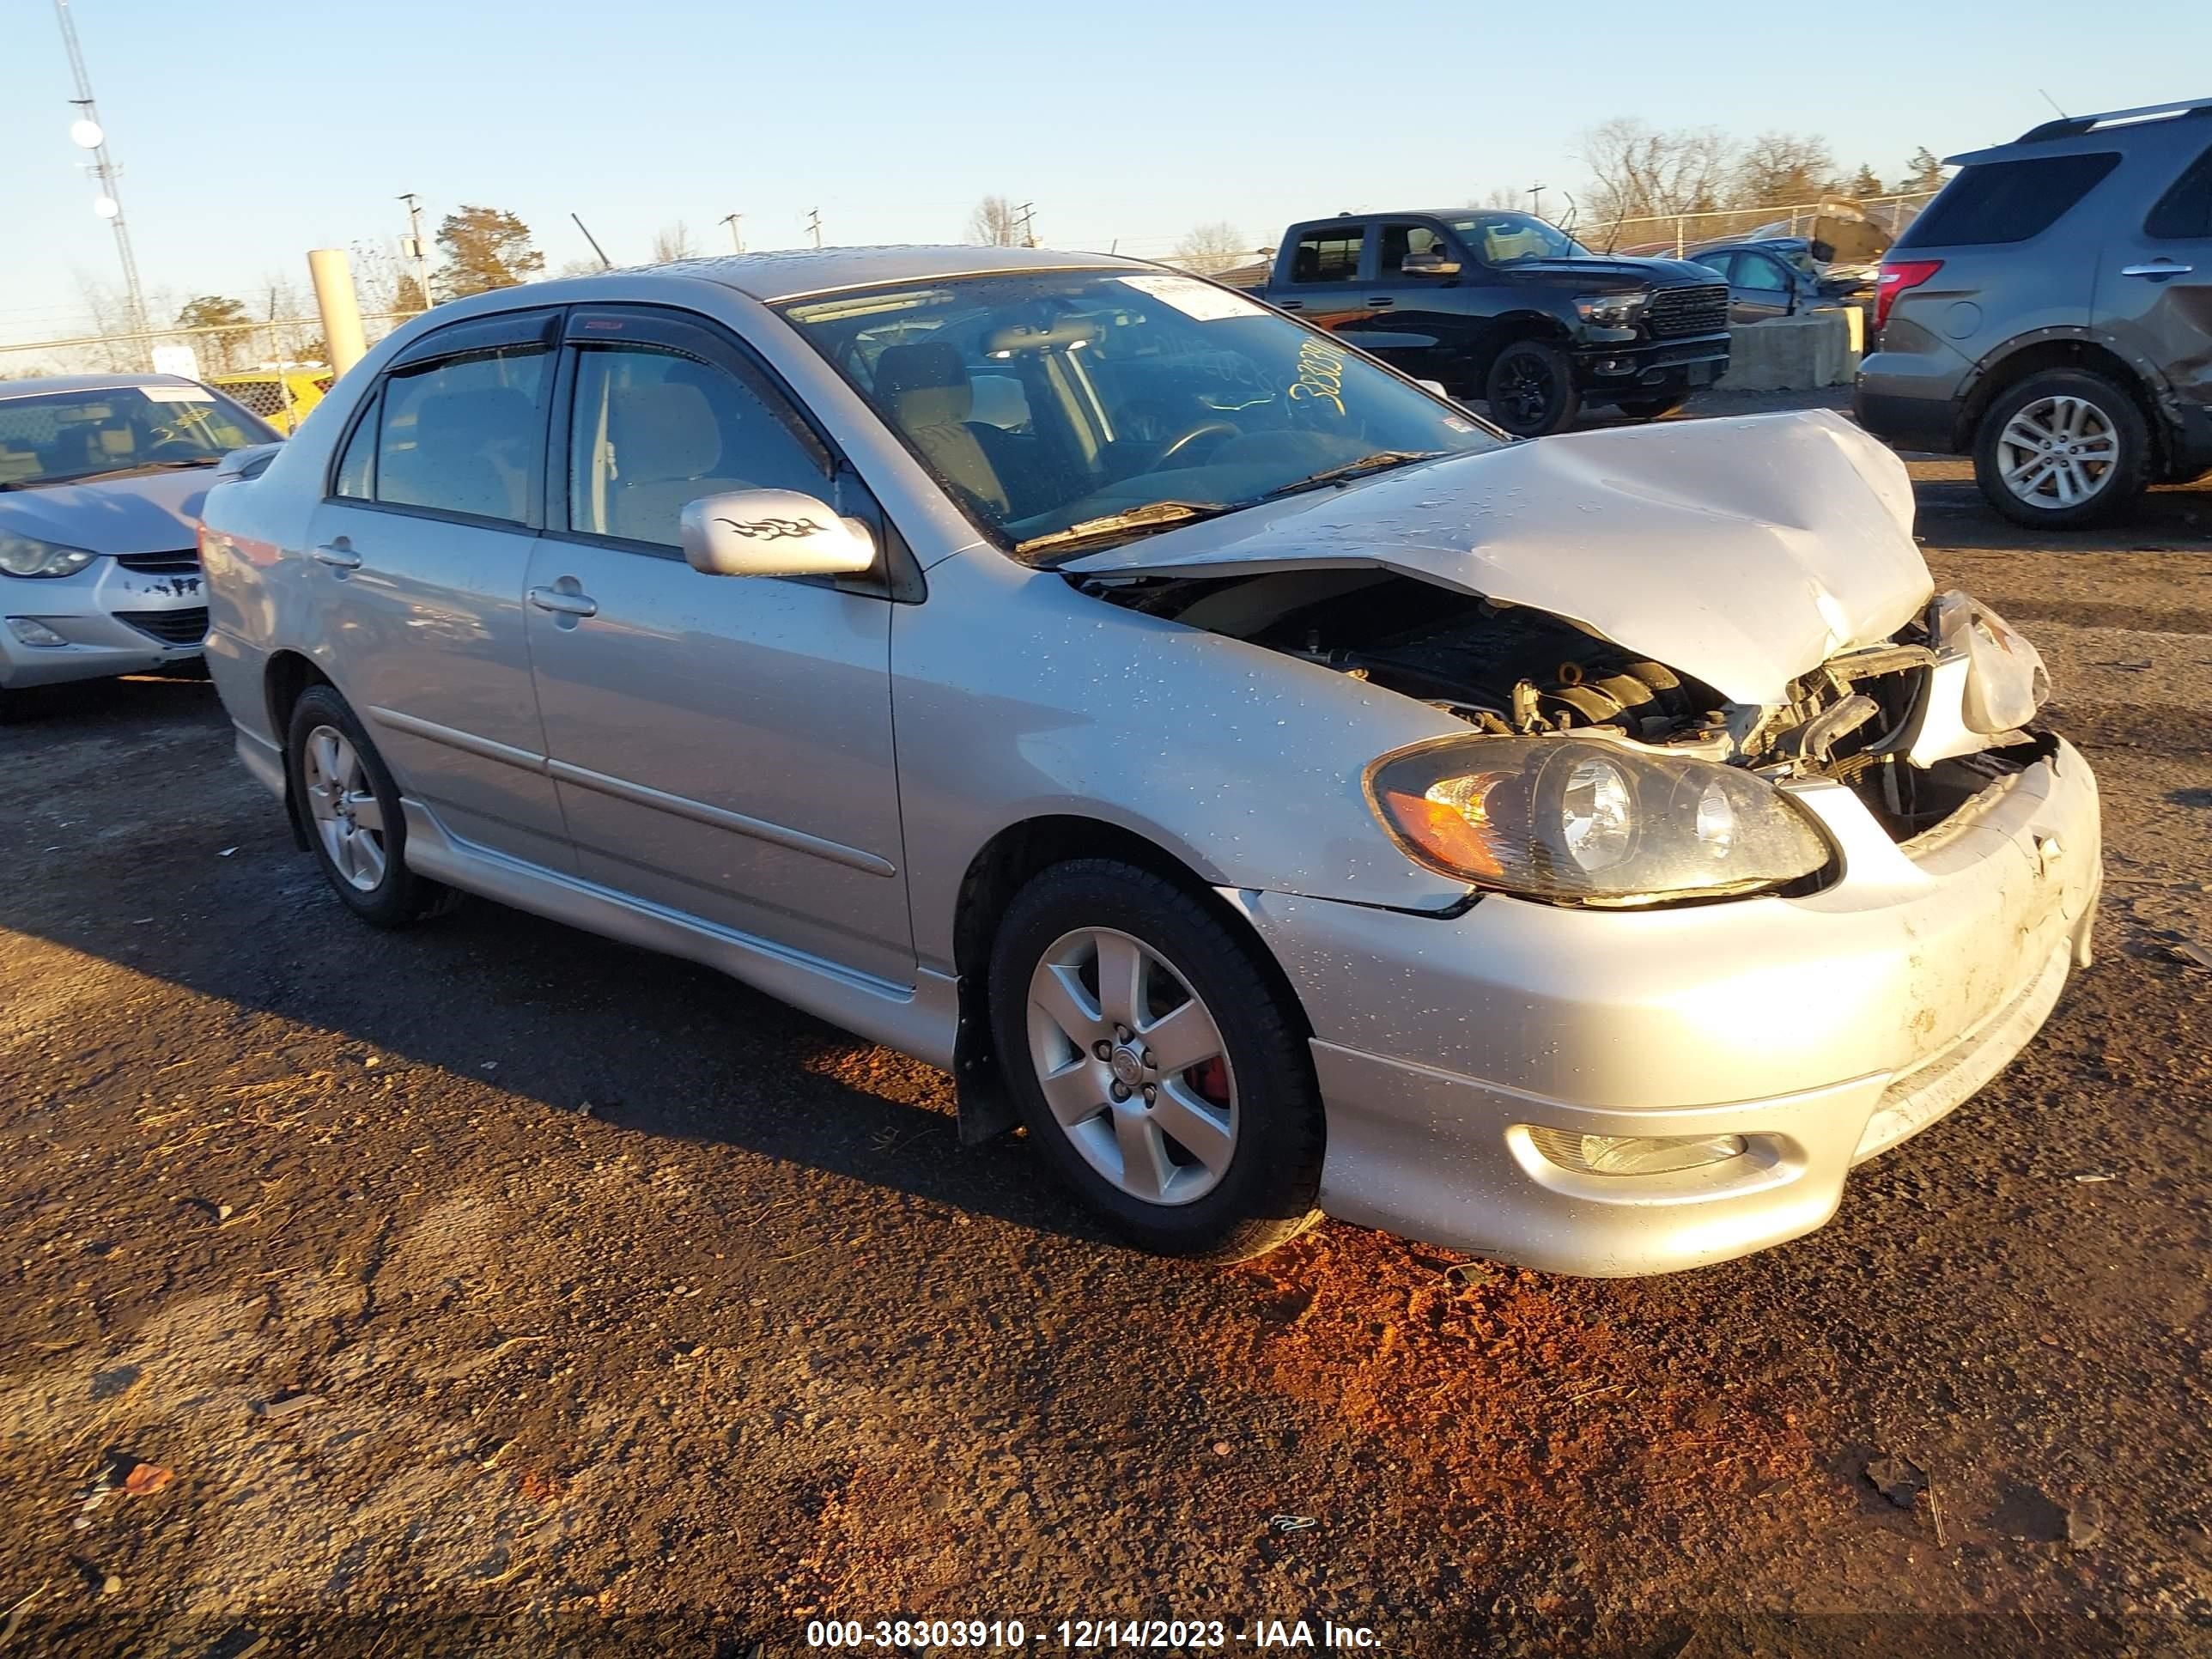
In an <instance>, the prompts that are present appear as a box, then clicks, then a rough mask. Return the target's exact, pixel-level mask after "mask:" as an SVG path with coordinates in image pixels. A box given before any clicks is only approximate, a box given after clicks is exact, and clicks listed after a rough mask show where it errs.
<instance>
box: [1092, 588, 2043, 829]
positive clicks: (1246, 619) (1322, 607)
mask: <svg viewBox="0 0 2212 1659" xmlns="http://www.w3.org/2000/svg"><path fill="white" fill-rule="evenodd" d="M1082 586H1083V588H1084V591H1085V592H1089V593H1091V594H1093V595H1094V596H1096V597H1097V598H1100V599H1106V600H1108V601H1109V602H1110V603H1113V604H1115V605H1124V606H1127V608H1129V609H1132V610H1135V611H1142V612H1144V613H1145V614H1146V615H1150V616H1156V617H1168V618H1172V619H1174V620H1176V621H1179V622H1182V623H1185V624H1187V625H1188V626H1192V627H1196V628H1203V629H1206V630H1207V631H1209V632H1212V633H1217V634H1222V635H1228V636H1231V637H1232V638H1237V639H1241V640H1244V641H1249V642H1250V643H1253V644H1255V645H1261V646H1265V647H1268V648H1269V649H1271V650H1276V651H1280V652H1282V653H1285V654H1287V655H1291V656H1295V657H1300V658H1303V659H1306V660H1308V661H1310V662H1314V663H1317V664H1320V665H1322V666H1325V667H1328V668H1331V669H1334V670H1335V671H1339V672H1340V673H1344V674H1347V675H1350V676H1352V677H1353V678H1358V679H1361V680H1364V681H1367V682H1369V683H1370V684H1375V685H1377V686H1381V687H1383V688H1384V689H1386V690H1391V691H1395V692H1397V693H1400V694H1401V695H1402V696H1408V697H1413V698H1416V699H1418V700H1419V701H1421V702H1426V703H1429V704H1431V706H1433V707H1435V708H1440V709H1442V710H1443V711H1445V712H1446V713H1449V714H1452V715H1454V716H1455V717H1457V718H1459V719H1461V720H1466V721H1467V722H1468V724H1470V725H1471V726H1475V727H1477V728H1479V729H1480V730H1481V731H1483V732H1489V733H1493V734H1496V735H1500V736H1541V735H1544V734H1547V733H1565V732H1577V733H1580V734H1582V735H1583V736H1585V737H1598V738H1626V739H1627V740H1630V741H1632V742H1633V743H1635V744H1640V745H1647V746H1649V747H1650V748H1651V749H1653V750H1657V751H1659V752H1661V753H1662V754H1678V755H1683V756H1687V757H1695V758H1697V759H1699V760H1705V761H1709V762H1717V763H1728V764H1735V765H1741V766H1744V767H1747V768H1749V769H1752V770H1753V771H1756V772H1758V773H1759V774H1760V775H1763V776H1766V777H1769V778H1771V779H1776V780H1780V779H1784V778H1793V777H1825V778H1830V779H1832V780H1834V781H1838V782H1839V783H1842V784H1844V785H1845V786H1847V787H1850V789H1851V790H1852V791H1853V792H1854V793H1856V794H1857V795H1858V797H1859V798H1860V799H1861V800H1863V802H1864V803H1865V805H1867V806H1868V808H1869V810H1870V811H1872V812H1873V814H1874V816H1875V817H1876V818H1877V819H1878V820H1879V821H1880V822H1881V824H1882V825H1883V827H1884V828H1885V829H1887V831H1888V832H1889V833H1890V835H1891V836H1893V837H1894V838H1895V839H1897V840H1898V841H1899V842H1905V841H1909V840H1911V838H1912V837H1913V836H1917V835H1919V834H1921V833H1923V832H1924V831H1926V830H1928V829H1932V828H1934V827H1935V826H1936V825H1937V824H1940V823H1942V822H1943V821H1944V820H1945V819H1946V818H1948V817H1950V816H1951V815H1952V814H1953V813H1954V812H1955V811H1958V809H1959V808H1960V806H1962V805H1965V804H1966V802H1967V801H1969V800H1971V799H1973V798H1974V797H1975V796H1977V795H1978V794H1980V793H1982V792H1983V791H1984V790H1985V789H1987V788H1988V787H1990V785H1991V784H1992V783H1993V782H1996V781H1998V780H2000V779H2002V778H2003V777H2005V776H2008V775H2011V774H2013V773H2015V772H2018V771H2020V770H2021V769H2024V768H2025V767H2027V766H2029V765H2033V763H2035V762H2037V761H2038V760H2040V759H2042V758H2043V757H2045V756H2046V755H2048V754H2050V753H2051V751H2052V749H2053V746H2054V740H2053V739H2052V738H2051V737H2050V736H2049V735H2048V734H2047V733H2045V732H2040V731H2039V730H2038V729H2036V728H2034V726H2033V715H2034V714H2035V711H2036V708H2038V707H2039V705H2040V704H2041V702H2043V701H2044V699H2045V697H2046V696H2048V693H2049V685H2048V680H2047V678H2046V677H2045V674H2044V671H2043V666H2042V663H2041V660H2040V659H2039V657H2037V656H2036V654H2035V652H2034V647H2033V646H2031V645H2029V644H2028V643H2027V641H2025V640H2023V639H2021V637H2020V636H2019V635H2016V634H2014V633H2013V632H2012V631H2011V630H2010V629H2008V628H2007V627H2006V626H2005V624H2004V623H2002V621H2001V620H1999V619H1998V618H1996V617H1995V616H1994V615H1993V614H1992V613H1990V612H1989V611H1986V609H1985V608H1984V607H1982V606H1980V605H1978V603H1977V602H1976V601H1974V600H1972V599H1970V598H1969V597H1968V596H1966V595H1965V594H1963V593H1946V594H1942V595H1940V596H1938V597H1937V598H1936V599H1934V600H1933V601H1931V602H1930V604H1929V605H1928V607H1927V609H1926V611H1924V613H1923V616H1922V617H1920V618H1919V619H1918V620H1917V621H1915V622H1913V623H1908V624H1907V625H1906V626H1905V627H1904V628H1903V629H1899V631H1898V632H1897V633H1896V635H1893V637H1892V638H1891V639H1890V640H1888V641H1884V642H1882V643H1880V644H1877V645H1874V646H1870V647H1864V648H1861V649H1857V650H1852V651H1848V652H1845V653H1841V654H1839V655H1838V656H1835V657H1832V658H1831V659H1829V660H1827V661H1826V662H1825V663H1823V664H1821V665H1820V666H1819V667H1818V668H1816V669H1814V670H1813V671H1810V672H1808V673H1805V674H1802V675H1800V676H1799V677H1798V678H1796V679H1794V680H1792V681H1791V682H1790V684H1789V686H1788V687H1787V692H1786V697H1785V700H1784V701H1783V702H1777V703H1768V704H1746V703H1736V702H1729V701H1728V700H1727V699H1726V698H1725V697H1723V696H1721V695H1720V694H1719V693H1718V692H1717V691H1715V690H1712V689H1711V687H1710V686H1707V685H1705V684H1702V683H1700V682H1699V681H1698V680H1696V679H1694V678H1690V677H1689V676H1687V675H1685V674H1681V673H1679V672H1677V671H1675V670H1674V669H1672V668H1669V667H1668V666H1667V665H1664V664H1662V663H1658V662H1654V661H1651V660H1649V659H1646V658H1644V657H1643V656H1641V655H1639V654H1638V653H1634V652H1632V651H1629V650H1626V649H1624V648H1623V647H1620V646H1618V645H1616V644H1614V643H1613V642H1612V641H1609V640H1607V639H1604V638H1602V637H1601V636H1599V635H1595V634H1594V633H1592V632H1590V631H1589V630H1587V629H1583V628H1582V627H1579V626H1577V624H1575V623H1571V622H1568V621H1565V620H1563V619H1562V618H1560V617H1555V616H1553V615H1550V614H1549V613H1547V612H1545V611H1539V610H1535V609H1533V608H1530V607H1527V606H1521V605H1504V604H1499V603H1497V602H1494V601H1492V600H1490V599H1484V598H1481V597H1479V596H1477V595H1474V594H1470V593H1467V592H1461V591H1457V590H1455V589H1450V588H1444V587H1440V586H1436V585H1434V584H1432V583H1429V582H1425V581H1421V580H1417V579H1414V578H1411V577H1407V576H1403V575H1399V574H1392V573H1389V572H1385V571H1380V570H1376V569H1373V568H1365V569H1362V568H1313V569H1309V570H1292V571H1285V570H1275V571H1270V572H1266V573H1262V574H1252V575H1224V576H1218V577H1215V576H1209V577H1190V578H1185V577H1176V576H1093V577H1091V578H1088V579H1085V580H1084V581H1083V582H1082ZM1985 664H1986V666H1985Z"/></svg>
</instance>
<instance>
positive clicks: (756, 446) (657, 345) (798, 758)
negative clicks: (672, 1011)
mask: <svg viewBox="0 0 2212 1659" xmlns="http://www.w3.org/2000/svg"><path fill="white" fill-rule="evenodd" d="M556 409H557V410H558V411H559V412H558V414H557V415H556V441H555V442H554V444H553V446H552V448H553V464H552V467H551V471H552V473H553V476H554V477H555V479H556V484H555V486H554V488H553V489H552V490H551V492H550V493H551V495H552V497H553V499H552V501H551V503H550V511H549V513H548V525H547V534H546V537H545V538H544V540H543V541H542V542H540V543H539V544H538V550H537V551H536V553H535V554H534V556H532V560H531V565H530V572H529V578H528V582H527V585H526V586H527V594H528V597H527V601H526V605H527V610H528V615H529V628H530V643H531V658H532V664H533V666H534V670H535V674H536V679H537V685H538V707H539V708H540V710H541V711H542V713H543V715H544V721H545V735H546V744H547V747H548V750H549V752H550V756H551V770H552V774H553V778H554V782H555V787H556V788H557V789H558V791H559V793H560V797H561V801H562V807H563V809H564V811H565V812H566V815H567V819H568V829H569V833H570V835H571V836H573V837H574V842H575V846H576V854H577V860H578V867H579V870H580V873H581V874H582V875H583V876H584V877H585V878H586V879H587V880H591V881H596V882H599V883H601V884H605V885H606V886H608V887H611V888H614V889H617V890H620V891H622V892H624V893H628V894H630V895H633V896H637V897H641V898H644V899H647V900H648V901H651V902H654V903H658V904H661V905H664V906H666V907H668V908H671V909H673V910H677V911H679V912H682V913H684V914H685V915H691V916H696V917H698V918H701V919H702V920H704V921H709V922H713V923H715V924H717V925H720V926H721V927H728V928H732V929H735V930H737V931H738V932H740V933H745V934H748V935H750V936H752V937H753V938H755V939H765V940H769V941H771V942H773V943H775V944H778V945H783V946H786V947H787V948H790V949H793V950H796V951H803V952H805V954H807V955H809V956H811V957H817V958H821V959H823V960H825V961H828V962H831V963H837V964H840V965H842V966H844V967H846V968H848V969H855V970H857V971H859V972H861V973H864V974H867V975H872V976H873V977H875V978H878V979H881V980H885V981H891V982H893V983H896V984H909V985H910V984H912V983H913V981H914V937H913V929H912V927H911V925H910V923H909V921H908V914H907V903H906V879H905V873H904V869H903V864H904V850H903V848H902V843H901V841H900V836H899V817H898V790H897V781H896V774H895V771H894V768H893V764H892V753H891V702H890V615H891V603H892V602H891V601H890V599H888V598H887V597H884V596H883V595H881V594H878V593H877V592H862V591H857V590H856V589H855V588H854V587H853V586H849V585H848V586H838V585H836V584H834V583H832V582H830V581H829V580H818V579H805V578H769V577H737V576H709V575H703V574H701V573H700V572H698V571H696V570H694V569H693V568H691V567H690V565H689V564H687V563H685V562H684V556H683V553H682V551H681V548H680V541H679V535H678V516H679V514H680V513H682V511H683V508H684V503H685V502H687V501H692V500H695V499H696V498H698V497H700V496H703V495H715V494H719V493H721V492H724V491H728V490H734V489H755V488H759V489H796V490H801V491H804V492H805V493H806V494H808V495H814V496H817V497H819V498H823V499H825V500H832V501H834V504H835V505H836V506H837V507H838V508H839V509H840V510H841V511H844V512H847V513H853V512H854V511H856V510H858V504H857V503H856V502H854V501H852V500H850V499H849V498H848V499H838V496H839V492H840V490H841V489H842V490H848V491H849V490H854V489H858V488H859V486H858V484H857V482H856V481H854V480H853V479H852V478H851V477H850V474H849V473H848V472H847V471H844V470H843V469H842V468H841V467H839V466H838V465H837V463H836V460H835V459H834V458H833V457H832V456H831V455H830V454H829V452H828V451H827V449H826V448H825V447H824V446H823V441H821V439H820V438H819V437H818V436H817V435H816V434H814V433H813V432H812V431H811V429H810V428H808V427H807V426H806V424H805V422H803V421H802V420H801V419H800V418H799V415H798V413H797V411H796V410H794V409H793V407H792V405H791V404H790V402H789V400H788V399H787V398H786V397H785V395H784V394H783V392H782V390H781V387H780V386H777V385H775V383H774V382H773V381H772V380H770V378H769V375H768V374H767V372H766V371H765V370H764V369H763V368H761V367H760V366H759V365H757V363H756V362H754V361H753V360H752V358H751V357H750V354H748V353H747V352H745V351H744V349H743V348H742V347H740V346H739V345H738V343H736V342H735V341H734V340H733V339H732V338H730V337H728V336H727V335H725V334H723V333H721V332H720V331H719V329H714V328H710V327H708V325H705V324H704V323H703V322H702V321H696V320H686V319H684V318H683V316H682V314H681V313H657V312H655V311H654V310H653V308H650V307H608V308H605V309H603V310H599V311H596V312H595V311H586V310H583V309H579V310H578V311H577V312H576V313H574V315H573V316H572V318H571V319H570V322H569V339H568V347H567V349H566V350H565V352H564V356H563V363H562V387H561V391H560V392H559V394H558V395H557V397H556ZM564 475H565V476H564Z"/></svg>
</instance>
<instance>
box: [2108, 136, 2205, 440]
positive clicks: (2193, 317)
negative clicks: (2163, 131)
mask: <svg viewBox="0 0 2212 1659" xmlns="http://www.w3.org/2000/svg"><path fill="white" fill-rule="evenodd" d="M2172 125H2175V126H2177V127H2181V126H2189V125H2196V124H2195V123H2189V122H2176V123H2173V124H2172ZM2093 312H2094V313H2095V317H2096V323H2097V326H2098V327H2099V328H2100V330H2101V331H2103V332H2104V333H2105V334H2106V335H2107V336H2109V337H2111V339H2112V343H2114V344H2115V345H2117V346H2118V348H2119V349H2120V350H2121V351H2122V352H2123V353H2124V355H2125V356H2129V357H2130V358H2132V359H2134V360H2135V361H2136V362H2137V363H2139V364H2141V365H2142V366H2143V367H2144V368H2148V369H2149V370H2151V371H2152V372H2153V373H2154V374H2159V375H2160V376H2162V377H2163V378H2164V380H2165V381H2166V384H2167V385H2168V386H2172V388H2173V393H2174V396H2175V397H2176V398H2179V399H2180V400H2181V402H2182V403H2183V404H2185V405H2188V406H2189V407H2190V408H2191V413H2192V414H2193V415H2194V416H2196V418H2197V419H2198V420H2200V421H2203V420H2212V149H2206V150H2205V151H2204V152H2203V154H2202V155H2198V156H2197V158H2196V160H2195V161H2193V162H2191V164H2190V166H2188V167H2185V169H2183V171H2182V173H2181V176H2180V177H2179V179H2176V180H2175V181H2174V183H2173V185H2172V187H2171V188H2170V189H2168V190H2167V191H2166V193H2165V195H2164V196H2162V197H2160V199H2159V201H2158V202H2157V204H2155V205H2154V206H2153V207H2152V209H2151V210H2150V212H2149V213H2148V214H2147V215H2146V216H2144V217H2143V220H2142V223H2141V224H2139V225H2138V224H2136V223H2134V222H2116V223H2115V228H2114V230H2113V233H2112V236H2111V237H2110V238H2109V239H2108V240H2106V242H2105V244H2104V246H2103V247H2102V248H2101V249H2100V252H2099V254H2098V270H2097V296H2096V301H2095V302H2094V305H2093Z"/></svg>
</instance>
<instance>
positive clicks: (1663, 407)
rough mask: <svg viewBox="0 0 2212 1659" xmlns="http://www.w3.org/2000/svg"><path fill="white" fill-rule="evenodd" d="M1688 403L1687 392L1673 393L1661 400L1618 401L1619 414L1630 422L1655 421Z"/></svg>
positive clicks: (1623, 399) (1629, 399)
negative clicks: (1626, 417)
mask: <svg viewBox="0 0 2212 1659" xmlns="http://www.w3.org/2000/svg"><path fill="white" fill-rule="evenodd" d="M1689 401H1690V394H1689V393H1688V392H1670V393H1668V395H1667V396H1666V397H1663V398H1622V399H1621V401H1620V412H1621V413H1622V414H1624V415H1626V416H1628V417H1629V418H1630V419H1631V420H1636V421H1656V420H1662V419H1664V418H1665V417H1666V416H1669V415H1672V414H1673V413H1674V411H1675V410H1678V409H1680V408H1681V406H1682V405H1683V404H1686V403H1688V402H1689Z"/></svg>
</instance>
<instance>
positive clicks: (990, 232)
mask: <svg viewBox="0 0 2212 1659" xmlns="http://www.w3.org/2000/svg"><path fill="white" fill-rule="evenodd" d="M968 240H969V241H971V242H981V244H982V245H983V246H985V247H1019V246H1021V245H1022V243H1023V242H1024V240H1027V239H1026V238H1025V236H1024V228H1023V225H1022V216H1021V212H1020V210H1018V208H1016V207H1015V206H1014V204H1013V202H1012V199H1011V198H1010V197H1005V196H986V197H984V198H983V199H982V200H981V201H980V202H978V203H976V204H975V211H974V212H973V213H971V214H969V216H968Z"/></svg>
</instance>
